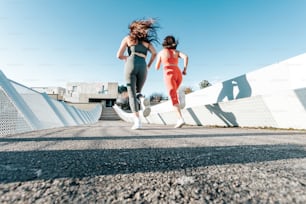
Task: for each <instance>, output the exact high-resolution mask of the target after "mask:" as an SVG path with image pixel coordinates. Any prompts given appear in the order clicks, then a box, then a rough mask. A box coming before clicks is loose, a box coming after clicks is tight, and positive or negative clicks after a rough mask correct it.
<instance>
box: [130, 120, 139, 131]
mask: <svg viewBox="0 0 306 204" xmlns="http://www.w3.org/2000/svg"><path fill="white" fill-rule="evenodd" d="M131 129H132V130H139V129H141V121H140V119H135V121H134V125H133V126H132V128H131Z"/></svg>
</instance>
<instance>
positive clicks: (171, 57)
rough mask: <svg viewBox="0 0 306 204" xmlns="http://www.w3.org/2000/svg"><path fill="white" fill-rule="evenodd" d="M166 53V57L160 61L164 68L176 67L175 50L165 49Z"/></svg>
mask: <svg viewBox="0 0 306 204" xmlns="http://www.w3.org/2000/svg"><path fill="white" fill-rule="evenodd" d="M165 51H166V52H168V53H167V57H162V59H161V61H162V63H163V65H164V67H169V66H177V65H178V54H176V53H177V51H176V50H173V49H165Z"/></svg>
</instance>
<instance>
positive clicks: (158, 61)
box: [155, 52, 161, 70]
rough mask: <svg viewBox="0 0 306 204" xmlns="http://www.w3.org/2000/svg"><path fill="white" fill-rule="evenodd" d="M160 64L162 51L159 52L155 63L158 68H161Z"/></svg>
mask: <svg viewBox="0 0 306 204" xmlns="http://www.w3.org/2000/svg"><path fill="white" fill-rule="evenodd" d="M160 64H161V52H159V53H158V55H157V61H156V64H155V69H156V70H159V68H160Z"/></svg>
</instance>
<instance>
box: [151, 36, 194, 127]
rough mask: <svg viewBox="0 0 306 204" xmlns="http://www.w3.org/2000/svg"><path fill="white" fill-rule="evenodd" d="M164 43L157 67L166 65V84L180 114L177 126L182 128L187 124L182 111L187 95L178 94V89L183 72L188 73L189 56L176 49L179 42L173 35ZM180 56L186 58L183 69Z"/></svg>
mask: <svg viewBox="0 0 306 204" xmlns="http://www.w3.org/2000/svg"><path fill="white" fill-rule="evenodd" d="M162 45H163V48H164V49H163V50H161V51H160V52H159V53H158V55H157V62H156V69H157V70H159V68H160V65H161V64H162V65H163V67H164V81H165V85H166V87H167V90H168V94H169V96H170V98H171V101H172V105H173V107H174V110H175V111H176V112H177V115H178V121H177V123H176V125H175V128H180V127H182V126H183V125H184V124H185V121H184V119H183V117H182V113H181V108H183V107H184V106H185V104H184V103H185V100H184V97H185V96H184V95H183V93H181V94H179V95H178V92H177V91H178V88H179V87H180V85H181V83H182V80H183V77H182V74H183V75H186V74H187V72H186V71H187V65H188V56H187V55H186V54H184V53H182V52H181V51H178V50H176V47H177V45H178V42H177V41H176V40H175V38H174V37H173V36H171V35H169V36H167V37H165V39H164V41H163V44H162ZM179 58H182V59H183V60H184V70H183V71H181V70H180V68H179V67H178V62H179Z"/></svg>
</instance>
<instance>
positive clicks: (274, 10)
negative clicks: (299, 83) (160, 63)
mask: <svg viewBox="0 0 306 204" xmlns="http://www.w3.org/2000/svg"><path fill="white" fill-rule="evenodd" d="M305 10H306V0H153V1H152V0H129V1H128V0H0V69H1V70H2V71H3V72H4V74H5V75H6V76H7V77H8V78H10V79H12V80H14V81H17V82H19V83H21V84H24V85H26V86H29V87H35V86H62V87H65V86H66V83H67V82H107V81H110V82H118V83H119V84H120V85H125V82H124V76H123V66H124V63H123V61H120V60H118V59H117V58H116V52H117V49H118V47H119V45H120V42H121V40H122V38H123V37H124V36H125V35H126V34H127V33H128V25H129V23H130V22H131V21H133V20H135V19H141V18H147V17H153V18H157V19H158V23H159V25H160V27H161V28H160V29H159V30H158V36H159V39H160V42H161V41H162V39H163V38H164V37H165V36H166V35H169V34H171V35H174V36H175V37H177V39H178V40H179V43H180V44H179V45H178V50H181V51H183V52H185V53H186V54H188V55H189V60H190V62H189V67H188V73H187V76H185V77H184V79H183V80H184V81H183V85H184V86H188V87H191V88H193V89H194V90H198V89H199V83H200V82H201V81H202V80H208V81H209V82H210V83H212V84H214V83H217V82H221V81H224V80H227V79H230V78H233V77H236V76H239V75H242V74H245V73H248V72H250V71H254V70H256V69H259V68H262V67H264V66H267V65H270V64H274V63H277V62H280V61H283V60H285V59H288V58H291V57H294V56H296V55H299V54H302V53H305V52H306V26H305V21H306V12H305ZM155 47H156V49H157V51H159V50H160V49H161V45H160V44H156V45H155ZM154 64H155V63H154ZM143 92H144V94H146V95H150V94H152V93H154V92H158V93H166V89H165V87H164V82H163V75H162V70H160V71H156V70H155V69H154V67H152V68H151V70H150V71H149V75H148V78H147V81H146V84H145V87H144V89H143Z"/></svg>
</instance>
